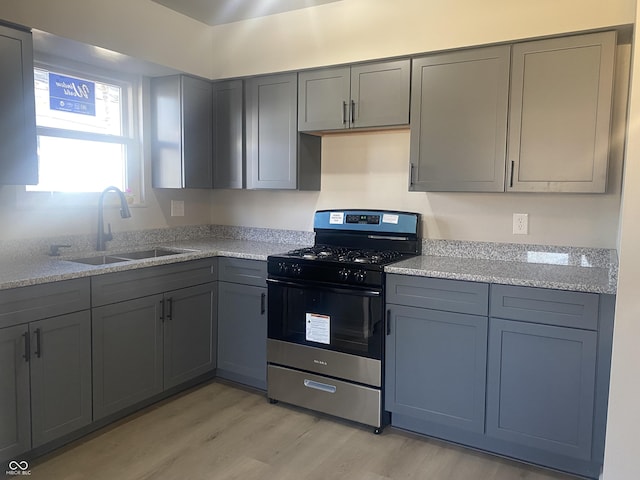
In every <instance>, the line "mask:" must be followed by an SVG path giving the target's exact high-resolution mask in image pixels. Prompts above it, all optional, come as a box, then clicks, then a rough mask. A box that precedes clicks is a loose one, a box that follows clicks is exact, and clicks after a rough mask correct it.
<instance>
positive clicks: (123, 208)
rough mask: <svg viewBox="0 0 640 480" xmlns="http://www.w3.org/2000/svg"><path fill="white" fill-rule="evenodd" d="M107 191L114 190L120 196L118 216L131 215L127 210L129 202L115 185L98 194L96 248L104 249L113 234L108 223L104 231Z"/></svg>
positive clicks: (125, 216) (127, 216)
mask: <svg viewBox="0 0 640 480" xmlns="http://www.w3.org/2000/svg"><path fill="white" fill-rule="evenodd" d="M108 192H115V193H117V194H118V196H119V197H120V216H121V217H122V218H129V217H131V210H129V204H128V203H127V199H126V197H125V196H124V193H122V190H120V189H119V188H117V187H113V186H111V187H107V188H105V189H104V190H103V191H102V193H101V194H100V199H99V200H98V243H97V246H96V249H97V250H106V248H107V242H108V241H109V240H113V235H112V234H111V224H108V231H107V233H104V196H105V195H106V194H107V193H108Z"/></svg>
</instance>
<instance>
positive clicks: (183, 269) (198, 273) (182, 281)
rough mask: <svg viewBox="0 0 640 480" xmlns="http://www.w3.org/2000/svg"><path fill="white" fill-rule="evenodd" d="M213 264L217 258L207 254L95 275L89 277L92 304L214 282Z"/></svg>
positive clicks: (214, 271) (215, 269)
mask: <svg viewBox="0 0 640 480" xmlns="http://www.w3.org/2000/svg"><path fill="white" fill-rule="evenodd" d="M216 265H217V259H216V258H207V259H205V260H194V261H190V262H183V263H174V264H171V265H161V266H157V267H145V268H140V269H137V270H130V271H124V272H116V273H108V274H105V275H98V276H95V277H93V278H92V279H91V301H92V306H93V307H97V306H100V305H107V304H109V303H116V302H123V301H125V300H131V299H133V298H139V297H145V296H147V295H154V294H157V293H162V292H167V291H169V290H176V289H179V288H186V287H191V286H193V285H200V284H203V283H209V282H213V281H215V280H216V279H217V278H216V277H217V273H218V272H217V267H216Z"/></svg>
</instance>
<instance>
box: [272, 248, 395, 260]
mask: <svg viewBox="0 0 640 480" xmlns="http://www.w3.org/2000/svg"><path fill="white" fill-rule="evenodd" d="M281 257H288V258H301V259H304V260H319V261H325V262H338V263H347V264H349V263H353V264H371V265H386V264H388V263H391V262H395V261H397V260H400V259H401V258H402V257H403V255H402V254H401V253H399V252H397V251H393V250H366V249H359V248H348V247H335V246H330V245H314V246H312V247H306V248H299V249H297V250H291V251H289V252H287V253H285V254H283V255H281Z"/></svg>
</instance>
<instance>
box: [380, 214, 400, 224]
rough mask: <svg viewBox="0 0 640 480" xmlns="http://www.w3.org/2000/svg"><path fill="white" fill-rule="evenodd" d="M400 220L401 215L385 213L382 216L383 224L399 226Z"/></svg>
mask: <svg viewBox="0 0 640 480" xmlns="http://www.w3.org/2000/svg"><path fill="white" fill-rule="evenodd" d="M399 219H400V216H399V215H392V214H391V213H385V214H384V215H382V223H393V224H394V225H397V224H398V220H399Z"/></svg>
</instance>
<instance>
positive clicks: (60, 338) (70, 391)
mask: <svg viewBox="0 0 640 480" xmlns="http://www.w3.org/2000/svg"><path fill="white" fill-rule="evenodd" d="M29 330H30V335H31V345H32V354H31V423H32V429H33V447H34V448H35V447H38V446H40V445H42V444H44V443H47V442H49V441H51V440H54V439H56V438H59V437H61V436H62V435H65V434H67V433H70V432H73V431H74V430H77V429H79V428H81V427H83V426H85V425H88V424H89V423H91V419H92V418H91V417H92V415H91V315H90V313H89V311H88V310H85V311H83V312H77V313H72V314H68V315H62V316H59V317H53V318H48V319H45V320H41V321H38V322H33V323H31V324H30V325H29Z"/></svg>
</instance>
